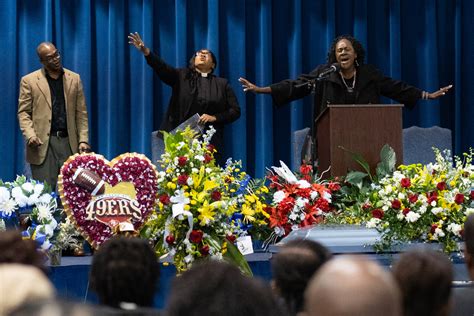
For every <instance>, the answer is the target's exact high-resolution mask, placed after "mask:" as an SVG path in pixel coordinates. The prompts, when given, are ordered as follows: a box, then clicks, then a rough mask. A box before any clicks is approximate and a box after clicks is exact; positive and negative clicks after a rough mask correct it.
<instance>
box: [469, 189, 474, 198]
mask: <svg viewBox="0 0 474 316" xmlns="http://www.w3.org/2000/svg"><path fill="white" fill-rule="evenodd" d="M469 196H470V198H471V200H474V190H473V191H471V194H469Z"/></svg>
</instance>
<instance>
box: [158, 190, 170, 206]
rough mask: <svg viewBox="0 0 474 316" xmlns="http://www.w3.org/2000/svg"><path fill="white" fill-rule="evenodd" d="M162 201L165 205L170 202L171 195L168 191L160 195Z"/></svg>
mask: <svg viewBox="0 0 474 316" xmlns="http://www.w3.org/2000/svg"><path fill="white" fill-rule="evenodd" d="M160 202H161V203H163V204H164V205H168V204H170V196H169V195H168V194H166V193H163V194H162V195H160Z"/></svg>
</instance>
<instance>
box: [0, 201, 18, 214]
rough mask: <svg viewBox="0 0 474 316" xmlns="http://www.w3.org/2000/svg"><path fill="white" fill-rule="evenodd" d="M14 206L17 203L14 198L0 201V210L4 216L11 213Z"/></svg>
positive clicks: (14, 208)
mask: <svg viewBox="0 0 474 316" xmlns="http://www.w3.org/2000/svg"><path fill="white" fill-rule="evenodd" d="M16 208H17V204H16V202H15V200H14V199H8V200H6V201H3V202H1V203H0V212H1V213H3V214H5V215H6V216H10V215H12V213H13V212H14V211H15V210H16Z"/></svg>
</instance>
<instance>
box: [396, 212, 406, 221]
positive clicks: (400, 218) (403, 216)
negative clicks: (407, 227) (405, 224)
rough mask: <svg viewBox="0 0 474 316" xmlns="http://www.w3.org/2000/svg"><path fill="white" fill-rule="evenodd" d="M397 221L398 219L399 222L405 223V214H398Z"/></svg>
mask: <svg viewBox="0 0 474 316" xmlns="http://www.w3.org/2000/svg"><path fill="white" fill-rule="evenodd" d="M397 219H398V220H399V221H403V220H404V219H405V215H403V213H398V214H397Z"/></svg>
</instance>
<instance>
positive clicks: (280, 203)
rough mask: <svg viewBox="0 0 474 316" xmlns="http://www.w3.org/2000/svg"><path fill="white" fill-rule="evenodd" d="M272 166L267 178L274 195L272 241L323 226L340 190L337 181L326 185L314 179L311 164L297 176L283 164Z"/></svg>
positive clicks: (303, 167) (304, 167)
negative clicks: (312, 226)
mask: <svg viewBox="0 0 474 316" xmlns="http://www.w3.org/2000/svg"><path fill="white" fill-rule="evenodd" d="M280 164H281V167H272V169H273V171H271V170H270V173H269V174H268V176H267V178H268V179H269V180H270V185H269V187H270V191H271V193H272V195H273V198H272V201H271V206H270V207H269V208H268V209H267V212H268V213H269V215H270V217H269V222H270V227H271V228H272V229H273V233H272V236H271V239H272V241H275V240H276V239H278V238H281V237H284V236H286V235H287V234H288V233H290V232H291V231H293V230H297V229H299V228H301V227H305V226H309V225H315V224H318V223H321V222H322V221H323V220H324V219H325V217H326V215H327V214H329V213H330V212H331V211H332V210H333V207H332V204H331V203H332V195H333V193H334V192H336V191H338V190H339V189H340V185H339V184H338V183H336V182H327V183H324V182H322V181H321V180H320V179H317V178H316V177H315V176H313V170H312V167H311V166H310V165H306V164H303V165H302V166H301V167H300V174H299V175H295V174H294V173H293V172H292V171H291V170H290V169H289V168H288V167H287V166H286V165H285V164H284V163H283V162H281V161H280Z"/></svg>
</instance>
